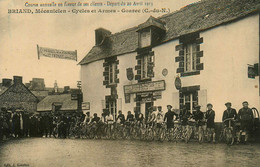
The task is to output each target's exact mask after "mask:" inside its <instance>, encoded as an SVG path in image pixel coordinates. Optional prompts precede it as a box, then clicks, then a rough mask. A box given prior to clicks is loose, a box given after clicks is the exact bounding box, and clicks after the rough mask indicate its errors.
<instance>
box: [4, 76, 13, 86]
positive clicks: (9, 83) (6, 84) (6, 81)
mask: <svg viewBox="0 0 260 167" xmlns="http://www.w3.org/2000/svg"><path fill="white" fill-rule="evenodd" d="M11 85H12V80H11V79H7V78H3V80H2V86H4V87H10V86H11Z"/></svg>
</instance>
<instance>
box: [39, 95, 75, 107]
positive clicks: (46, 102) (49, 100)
mask: <svg viewBox="0 0 260 167" xmlns="http://www.w3.org/2000/svg"><path fill="white" fill-rule="evenodd" d="M53 103H62V106H61V108H60V109H59V110H61V111H68V110H77V108H78V103H77V100H71V94H61V95H49V96H47V97H45V98H44V99H43V100H42V101H40V102H39V103H38V104H37V111H51V110H52V104H53Z"/></svg>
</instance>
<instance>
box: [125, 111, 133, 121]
mask: <svg viewBox="0 0 260 167" xmlns="http://www.w3.org/2000/svg"><path fill="white" fill-rule="evenodd" d="M134 120H135V119H134V115H133V114H132V113H131V111H128V112H127V117H126V121H129V122H133V121H134Z"/></svg>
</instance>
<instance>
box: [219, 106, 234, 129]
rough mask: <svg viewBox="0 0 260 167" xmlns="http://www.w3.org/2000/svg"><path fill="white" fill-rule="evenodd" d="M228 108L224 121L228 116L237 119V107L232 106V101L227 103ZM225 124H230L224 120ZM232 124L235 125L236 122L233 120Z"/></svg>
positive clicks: (224, 113) (224, 114)
mask: <svg viewBox="0 0 260 167" xmlns="http://www.w3.org/2000/svg"><path fill="white" fill-rule="evenodd" d="M225 106H226V108H227V109H226V110H225V111H224V112H223V116H222V121H223V122H224V121H225V120H226V119H228V118H233V119H234V120H236V119H237V111H236V109H234V108H232V107H231V106H232V104H231V103H230V102H227V103H225ZM224 124H225V126H227V127H228V126H229V122H228V121H225V122H224ZM231 126H234V122H233V121H232V122H231Z"/></svg>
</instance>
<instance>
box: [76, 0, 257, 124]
mask: <svg viewBox="0 0 260 167" xmlns="http://www.w3.org/2000/svg"><path fill="white" fill-rule="evenodd" d="M259 4H260V1H254V0H249V1H246V0H241V1H229V0H214V1H213V0H207V1H201V2H198V3H195V4H191V5H189V6H187V7H184V8H182V9H181V10H179V11H176V12H174V13H171V14H167V15H164V16H161V17H159V18H154V17H150V18H149V19H148V20H147V21H146V22H144V23H143V24H140V25H138V26H137V27H133V28H130V29H127V30H124V31H122V32H119V33H115V34H111V33H110V31H108V30H106V29H103V28H99V29H97V30H96V31H95V34H96V36H95V38H96V44H95V46H94V47H93V48H92V49H91V50H90V51H89V53H88V54H87V55H86V57H85V58H83V59H82V60H81V62H80V63H79V64H80V65H81V81H82V92H83V101H84V102H89V103H90V111H91V112H92V113H94V112H96V113H99V114H101V113H102V112H103V111H104V110H109V111H110V112H111V113H112V114H113V115H116V114H117V112H118V110H122V111H123V113H126V112H127V111H132V112H133V111H138V110H139V111H141V112H142V113H143V114H147V110H148V108H150V107H151V106H162V108H163V110H164V111H166V106H167V105H168V104H170V105H172V106H173V108H174V109H181V108H182V107H183V106H184V105H185V106H187V107H188V108H189V109H190V110H193V109H194V106H195V105H197V104H199V105H201V106H202V111H204V112H205V111H206V105H207V103H212V104H213V106H214V110H215V112H216V121H221V118H222V114H223V111H224V110H225V105H224V104H225V103H226V102H231V103H232V104H233V107H234V108H236V109H239V108H241V107H242V102H243V101H248V102H249V105H250V106H251V107H256V108H257V109H259V107H260V106H259V103H260V96H259V95H260V89H259V82H260V79H259V68H258V66H259V52H260V51H259V20H260V19H259ZM191 13H192V14H191Z"/></svg>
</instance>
